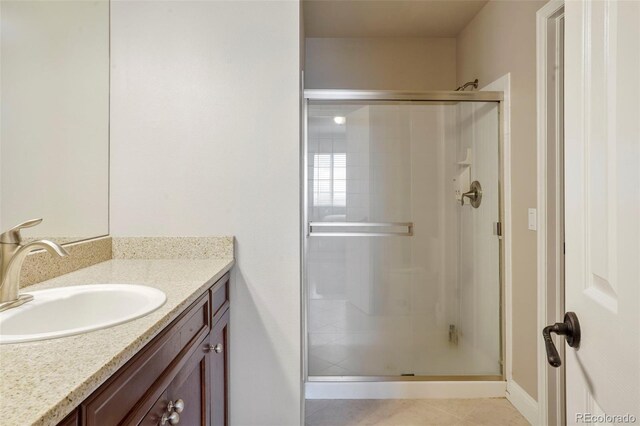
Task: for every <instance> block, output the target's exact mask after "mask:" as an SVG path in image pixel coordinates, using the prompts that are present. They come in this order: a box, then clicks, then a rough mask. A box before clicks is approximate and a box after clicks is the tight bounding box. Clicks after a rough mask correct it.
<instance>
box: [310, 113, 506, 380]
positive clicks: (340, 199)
mask: <svg viewBox="0 0 640 426" xmlns="http://www.w3.org/2000/svg"><path fill="white" fill-rule="evenodd" d="M498 110H499V103H497V102H468V101H467V102H381V101H367V102H364V101H312V100H311V101H308V107H307V138H306V151H307V152H306V155H305V158H306V166H307V167H306V179H307V182H306V188H307V191H306V192H307V193H306V211H305V216H306V226H307V232H306V235H305V286H306V289H305V292H306V298H307V301H306V302H307V304H306V312H307V321H306V324H307V330H306V331H307V373H308V376H309V379H310V380H314V379H321V378H326V377H330V378H333V379H337V378H339V377H342V378H343V379H344V378H352V379H357V378H367V377H368V378H399V377H400V376H420V377H423V378H432V377H443V376H475V377H478V376H483V377H486V376H500V375H501V374H502V367H501V325H500V321H501V314H500V297H501V296H500V294H501V284H500V240H499V236H498V235H497V233H496V223H497V222H499V220H500V209H499V204H500V201H499V169H500V167H499V116H498Z"/></svg>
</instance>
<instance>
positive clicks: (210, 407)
mask: <svg viewBox="0 0 640 426" xmlns="http://www.w3.org/2000/svg"><path fill="white" fill-rule="evenodd" d="M228 336H229V273H227V274H226V275H225V276H223V277H222V278H221V279H219V280H218V281H217V282H216V283H215V284H214V285H213V286H212V287H211V288H210V289H209V290H208V291H207V292H205V293H204V294H203V295H202V296H200V297H199V298H198V299H197V300H196V301H195V302H194V303H192V304H191V306H189V307H188V308H187V309H185V310H184V311H183V312H182V313H181V314H180V315H179V316H178V317H177V318H176V319H175V320H174V321H173V322H172V323H171V324H170V325H169V326H167V327H166V328H165V329H164V330H163V331H162V332H161V333H160V334H159V335H158V336H156V337H155V338H154V339H153V340H152V341H151V342H150V343H149V344H147V346H145V347H144V348H143V349H142V350H141V351H140V352H138V353H137V354H136V355H135V356H134V357H133V358H132V359H131V360H130V361H129V362H128V363H127V364H126V365H125V366H124V367H122V368H121V369H120V370H118V371H117V372H116V373H115V374H114V375H113V376H112V377H111V378H110V379H109V380H107V382H106V383H104V384H103V385H102V386H100V388H98V390H96V391H95V392H94V393H93V394H92V395H91V396H90V397H89V398H87V399H86V400H85V401H84V402H83V403H82V404H80V406H79V407H78V408H77V409H76V410H75V411H74V412H73V413H71V415H70V416H68V417H67V418H66V419H65V420H63V421H62V422H61V423H60V424H61V425H65V426H67V425H69V426H70V425H87V426H98V425H116V424H135V425H175V424H185V425H216V426H218V425H220V426H222V425H225V424H227V408H226V406H227V402H226V401H227V399H228V398H227V388H228V384H227V383H228V368H227V367H228V364H229V345H228V339H229V337H228Z"/></svg>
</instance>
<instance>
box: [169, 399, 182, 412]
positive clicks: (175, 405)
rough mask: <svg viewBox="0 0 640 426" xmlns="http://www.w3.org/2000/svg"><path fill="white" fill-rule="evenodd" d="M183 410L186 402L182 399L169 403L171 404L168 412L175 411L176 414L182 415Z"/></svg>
mask: <svg viewBox="0 0 640 426" xmlns="http://www.w3.org/2000/svg"><path fill="white" fill-rule="evenodd" d="M183 410H184V401H183V400H181V399H176V402H173V401H169V404H168V405H167V411H168V412H172V411H175V412H176V413H182V411H183Z"/></svg>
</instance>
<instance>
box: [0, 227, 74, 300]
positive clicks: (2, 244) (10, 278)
mask: <svg viewBox="0 0 640 426" xmlns="http://www.w3.org/2000/svg"><path fill="white" fill-rule="evenodd" d="M40 222H42V219H32V220H28V221H26V222H24V223H21V224H20V225H16V226H14V227H13V228H11V229H9V230H8V231H6V232H3V233H2V234H0V312H1V311H4V310H6V309H9V308H13V307H16V306H20V305H22V304H23V303H26V302H28V301H30V300H32V299H33V296H31V295H29V294H23V295H19V294H18V292H19V290H20V271H21V270H22V262H24V259H25V258H26V257H27V255H28V254H29V253H31V252H32V251H34V250H38V249H45V250H46V251H48V252H49V253H50V254H51V255H58V256H60V257H65V256H67V255H68V254H69V253H67V251H66V250H65V249H64V248H62V247H61V246H60V245H58V244H57V243H54V242H53V241H49V240H38V241H32V242H30V243H27V244H24V245H23V244H22V237H21V235H20V230H21V229H23V228H31V227H32V226H36V225H38V224H39V223H40Z"/></svg>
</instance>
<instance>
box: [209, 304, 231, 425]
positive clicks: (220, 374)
mask: <svg viewBox="0 0 640 426" xmlns="http://www.w3.org/2000/svg"><path fill="white" fill-rule="evenodd" d="M209 344H210V345H211V347H212V348H213V350H212V351H211V353H210V356H211V370H210V371H211V426H227V425H228V424H229V414H228V401H229V395H228V392H229V311H228V310H227V312H225V313H224V314H223V315H222V316H221V317H220V320H219V321H218V322H217V323H216V324H215V325H214V326H213V329H212V330H211V334H210V335H209Z"/></svg>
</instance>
